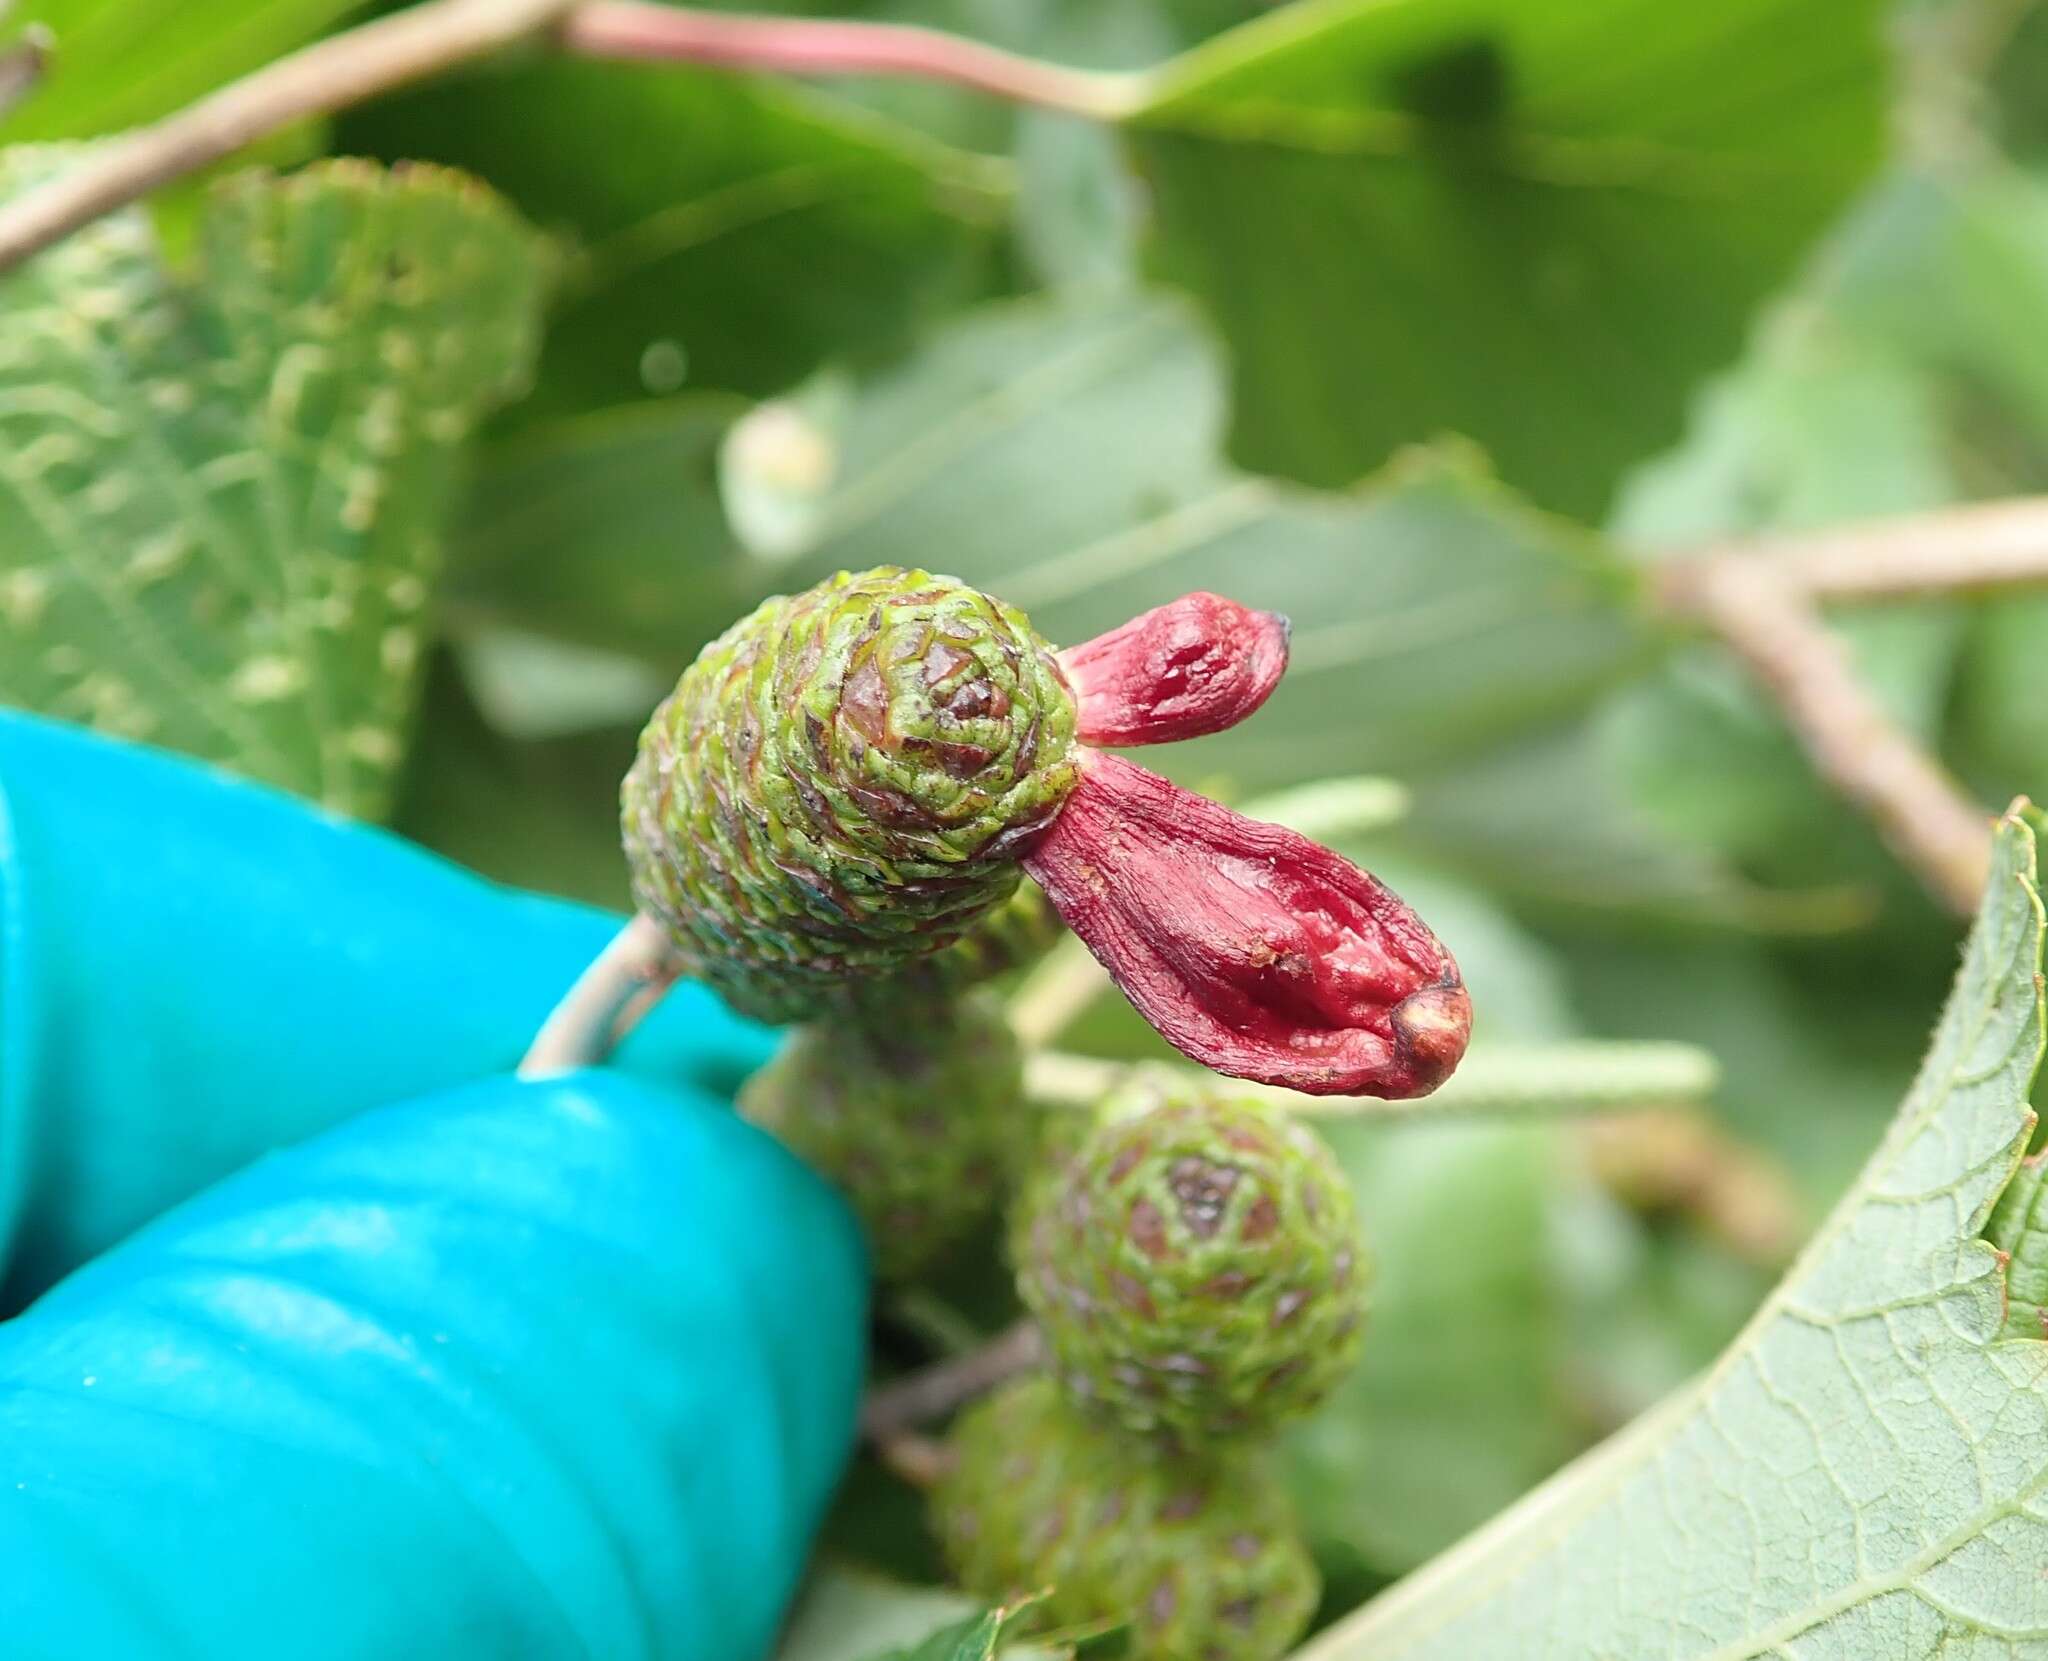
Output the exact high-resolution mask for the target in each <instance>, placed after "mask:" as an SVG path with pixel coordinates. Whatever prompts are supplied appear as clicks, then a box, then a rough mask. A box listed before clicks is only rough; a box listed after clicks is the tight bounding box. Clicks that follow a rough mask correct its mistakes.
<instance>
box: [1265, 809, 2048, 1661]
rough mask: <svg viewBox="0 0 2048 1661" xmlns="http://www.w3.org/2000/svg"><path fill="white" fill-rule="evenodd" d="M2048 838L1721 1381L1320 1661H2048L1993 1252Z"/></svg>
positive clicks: (1688, 1398) (2023, 1139) (2018, 1126)
mask: <svg viewBox="0 0 2048 1661" xmlns="http://www.w3.org/2000/svg"><path fill="white" fill-rule="evenodd" d="M2038 824H2039V818H2038V816H2037V815H2035V814H2033V813H2032V811H2031V810H2024V811H2015V812H2014V813H2012V814H2010V815H2008V816H2007V817H2006V819H2005V820H2004V821H2003V823H2002V824H2001V826H2000V829H1999V833H1998V841H1997V850H1996V856H1995V862H1994V869H1993V872H1992V877H1991V882H1990V885H1989V888H1988V891H1987V893H1986V897H1985V900H1984V903H1983V907H1982V910H1981V912H1980V914H1979V917H1978V921H1977V926H1976V929H1975V931H1974V933H1973V934H1972V935H1971V938H1970V943H1969V946H1968V949H1967V951H1966V954H1965V957H1964V962H1963V966H1962V969H1961V971H1960V973H1959V975H1958V978H1957V981H1956V985H1955V990H1954V992H1953V993H1952V995H1951V997H1950V999H1949V1003H1948V1007H1947V1009H1946V1010H1945V1012H1944V1013H1943V1015H1942V1019H1941V1022H1940V1025H1939V1026H1938V1027H1937V1028H1936V1031H1935V1035H1934V1040H1933V1044H1932V1046H1931V1048H1930V1049H1929V1052H1928V1055H1927V1059H1926V1061H1925V1062H1924V1063H1923V1065H1922V1068H1921V1071H1920V1075H1919V1077H1918V1079H1917V1080H1916V1081H1915V1083H1914V1085H1913V1087H1912V1090H1911V1092H1910V1093H1909V1094H1908V1095H1907V1097H1906V1100H1905V1102H1904V1105H1903V1106H1902V1107H1901V1108H1900V1110H1899V1113H1898V1117H1897V1118H1896V1120H1895V1121H1894V1123H1893V1125H1892V1127H1891V1129H1890V1131H1889V1132H1888V1134H1887V1135H1886V1138H1885V1140H1884V1142H1883V1144H1882V1145H1881V1147H1880V1148H1879V1149H1878V1151H1877V1153H1876V1154H1875V1155H1874V1156H1873V1157H1872V1159H1871V1161H1870V1163H1869V1164H1868V1165H1867V1166H1866V1167H1865V1169H1864V1171H1863V1174H1862V1175H1861V1177H1860V1178H1859V1179H1858V1181H1857V1182H1856V1184H1855V1185H1854V1187H1853V1188H1852V1189H1851V1190H1850V1192H1849V1194H1848V1195H1847V1196H1846V1197H1845V1198H1844V1199H1843V1200H1842V1202H1841V1203H1840V1205H1839V1206H1838V1207H1837V1208H1836V1210H1835V1211H1834V1213H1833V1214H1832V1215H1831V1216H1830V1218H1829V1220H1828V1221H1827V1223H1826V1224H1825V1225H1824V1226H1823V1227H1822V1229H1821V1231H1820V1233H1819V1234H1818V1235H1817V1236H1816V1237H1815V1239H1814V1240H1813V1242H1812V1243H1811V1245H1810V1246H1809V1247H1808V1249H1807V1251H1806V1252H1805V1254H1804V1255H1803V1256H1802V1258H1801V1259H1800V1262H1799V1264H1798V1265H1797V1266H1796V1267H1795V1268H1794V1269H1793V1271H1792V1272H1791V1274H1790V1275H1789V1276H1788V1277H1787V1279H1786V1281H1785V1282H1784V1284H1783V1285H1782V1286H1781V1287H1780V1288H1779V1289H1778V1290H1777V1292H1776V1293H1774V1294H1773V1295H1772V1297H1771V1298H1770V1299H1769V1300H1768V1301H1767V1302H1766V1304H1765V1305H1764V1307H1763V1309H1762V1310H1761V1311H1760V1312H1759V1313H1758V1315H1757V1316H1756V1318H1755V1320H1754V1321H1753V1322H1752V1323H1751V1324H1750V1326H1749V1327H1748V1328H1747V1329H1746V1330H1745V1332H1744V1334H1743V1335H1742V1336H1741V1337H1740V1338H1739V1339H1738V1340H1737V1341H1736V1343H1735V1344H1734V1345H1733V1346H1732V1347H1731V1348H1730V1349H1729V1351H1728V1352H1727V1353H1726V1354H1725V1355H1724V1356H1723V1357H1722V1359H1721V1361H1720V1362H1719V1363H1718V1364H1717V1365H1716V1366H1715V1367H1714V1368H1713V1370H1712V1371H1711V1372H1710V1373H1709V1374H1708V1375H1707V1377H1706V1378H1705V1379H1704V1380H1703V1381H1702V1382H1701V1383H1700V1384H1699V1385H1697V1386H1696V1387H1694V1388H1693V1389H1692V1390H1690V1391H1688V1392H1686V1393H1684V1394H1683V1395H1682V1396H1681V1397H1679V1398H1677V1399H1675V1400H1674V1401H1673V1402H1672V1403H1670V1404H1668V1405H1667V1406H1665V1407H1663V1408H1660V1409H1658V1410H1656V1411H1655V1412H1653V1413H1652V1414H1650V1415H1649V1416H1648V1417H1647V1418H1646V1419H1645V1420H1644V1421H1642V1422H1640V1423H1638V1424H1637V1425H1636V1426H1633V1427H1631V1428H1630V1429H1629V1430H1628V1431H1625V1432H1624V1433H1622V1435H1620V1436H1619V1437H1617V1438H1615V1439H1614V1440H1613V1441H1612V1442H1610V1443H1609V1444H1607V1445H1606V1446H1605V1447H1603V1448H1600V1449H1597V1450H1595V1451H1594V1452H1593V1453H1592V1454H1590V1455H1588V1456H1587V1457H1586V1458H1585V1459H1584V1460H1582V1461H1580V1462H1579V1463H1578V1464H1577V1465H1575V1466H1573V1467H1571V1468H1570V1469H1568V1470H1566V1471H1565V1472H1564V1473H1562V1474H1561V1475H1560V1476H1559V1477H1557V1478H1556V1479H1554V1480H1553V1481H1552V1482H1550V1483H1549V1484H1547V1485H1545V1486H1544V1487H1543V1488H1541V1489H1538V1490H1537V1491H1536V1492H1535V1493H1534V1494H1533V1495H1531V1496H1530V1497H1529V1498H1528V1499H1527V1500H1525V1501H1524V1502H1523V1503H1522V1504H1520V1505H1518V1506H1517V1507H1516V1508H1515V1509H1514V1510H1512V1511H1510V1512H1509V1513H1507V1515H1506V1516H1504V1517H1503V1518H1501V1519H1500V1520H1498V1521H1497V1522H1495V1523H1494V1524H1492V1525H1490V1526H1489V1527H1488V1528H1486V1529H1484V1530H1482V1531H1481V1532H1480V1533H1479V1534H1477V1535H1475V1536H1473V1537H1472V1538H1471V1539H1470V1540H1468V1541H1467V1542H1465V1544H1463V1545H1461V1546H1459V1547H1457V1548H1455V1549H1454V1550H1453V1551H1452V1552H1450V1553H1449V1554H1447V1555H1446V1556H1445V1557H1442V1558H1440V1559H1438V1560H1437V1561H1436V1562H1435V1563H1433V1564H1431V1565H1429V1566H1427V1567H1425V1568H1423V1569H1422V1570H1420V1571H1418V1572H1417V1574H1416V1575H1414V1576H1413V1577H1412V1578H1411V1579H1410V1580H1408V1581H1407V1582H1405V1583H1403V1584H1402V1585H1401V1586H1399V1587H1397V1588H1396V1589H1395V1590H1394V1591H1392V1592H1391V1593H1389V1594H1387V1595H1386V1596H1385V1597H1383V1598H1381V1599H1380V1600H1378V1601H1377V1602H1376V1603H1374V1604H1372V1605H1369V1606H1368V1607H1367V1608H1366V1609H1364V1610H1363V1611H1361V1612H1360V1613H1359V1614H1357V1615H1356V1616H1354V1617H1352V1618H1351V1619H1350V1620H1348V1621H1345V1622H1343V1623H1340V1624H1339V1625H1338V1626H1337V1627H1335V1628H1333V1629H1331V1631H1329V1632H1328V1633H1326V1634H1325V1635H1324V1636H1323V1637H1322V1638H1321V1639H1320V1640H1319V1641H1318V1642H1316V1643H1315V1644H1313V1645H1311V1646H1310V1647H1309V1649H1308V1650H1307V1651H1305V1652H1304V1654H1305V1655H1307V1656H1312V1657H1315V1658H1318V1661H1337V1658H1339V1657H1346V1658H1348V1657H1359V1658H1364V1657H1370V1658H1371V1661H1425V1658H1442V1661H1489V1658H1492V1657H1501V1658H1509V1657H1513V1658H1516V1661H1523V1658H1527V1657H1538V1656H1542V1657H1560V1658H1561V1657H1573V1658H1582V1657H1583V1658H1586V1661H1654V1658H1660V1657H1661V1658H1668V1661H1680V1658H1686V1661H1734V1658H1736V1657H1749V1656H1771V1657H1778V1658H1782V1661H1868V1658H1871V1657H1877V1656H1883V1657H1885V1658H1886V1661H1916V1658H1920V1657H1935V1656H1940V1657H1944V1658H1948V1657H1972V1658H1976V1657H1985V1658H1988V1657H1994V1656H1996V1657H2023V1656H2024V1657H2048V1576H2044V1574H2043V1572H2042V1564H2043V1563H2044V1562H2048V1343H2043V1342H2041V1341H2040V1340H2039V1339H2037V1338H2034V1337H2024V1338H2014V1337H2011V1336H2009V1335H2008V1329H2007V1327H2006V1317H2007V1298H2006V1277H2005V1274H2004V1273H2003V1272H2002V1271H2003V1266H2004V1260H2003V1258H2002V1256H2001V1254H2000V1252H1999V1250H1998V1249H1997V1248H1996V1247H1995V1246H1994V1245H1993V1244H1992V1243H1991V1242H1990V1241H1988V1240H1986V1239H1985V1238H1984V1237H1983V1236H1982V1234H1981V1233H1980V1231H1981V1230H1983V1229H1984V1228H1985V1226H1986V1222H1987V1219H1988V1218H1990V1217H1991V1214H1992V1210H1993V1205H1994V1202H1996V1201H1998V1199H1999V1198H2000V1195H2001V1193H2002V1192H2003V1191H2004V1190H2005V1189H2006V1188H2007V1187H2008V1184H2010V1183H2011V1182H2012V1179H2013V1177H2014V1174H2015V1172H2016V1170H2017V1169H2018V1168H2019V1164H2020V1160H2021V1156H2022V1155H2023V1154H2024V1152H2025V1150H2026V1147H2027V1143H2028V1139H2029V1137H2030V1135H2031V1134H2032V1131H2033V1126H2034V1114H2033V1112H2032V1110H2031V1109H2030V1108H2029V1107H2028V1104H2027V1095H2028V1090H2029V1087H2030V1085H2031V1083H2032V1080H2033V1076H2034V1072H2035V1068H2036V1066H2037V1064H2038V1063H2039V1060H2040V1056H2041V1049H2042V996H2041V978H2040V977H2041V947H2042V907H2041V901H2040V896H2039V891H2038V887H2037V878H2036V866H2035V833H2036V829H2037V827H2038ZM1787 1106H1788V1109H1796V1107H1797V1104H1796V1103H1788V1104H1787ZM2031 1181H2032V1177H2031V1174H2030V1176H2029V1182H2030V1183H2031ZM2022 1198H2023V1199H2024V1198H2025V1197H2024V1196H2022ZM2020 1210H2021V1212H2023V1213H2025V1214H2027V1215H2030V1213H2031V1207H2030V1205H2029V1204H2022V1205H2021V1206H2020ZM2023 1221H2024V1218H2022V1220H2021V1222H2012V1223H2010V1227H2011V1228H2012V1229H2014V1230H2022V1222H2023ZM2022 1232H2023V1230H2022ZM2009 1237H2010V1238H2013V1239H2015V1240H2018V1239H2019V1234H2018V1233H2014V1234H2012V1235H2010V1236H2009ZM2017 1285H2018V1282H2017V1281H2016V1287H2017Z"/></svg>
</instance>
